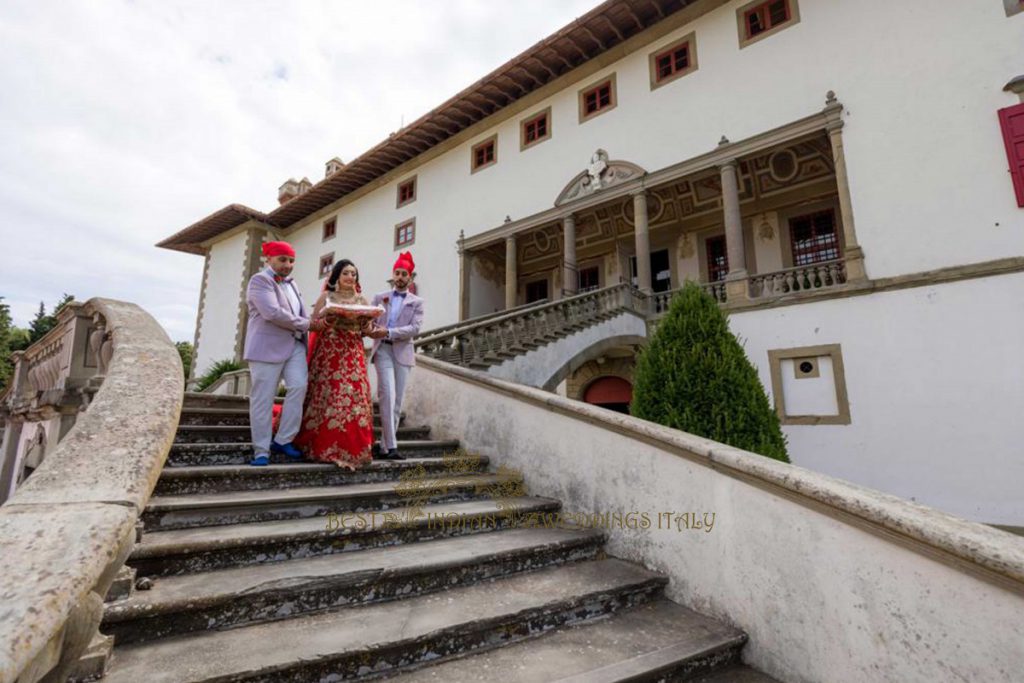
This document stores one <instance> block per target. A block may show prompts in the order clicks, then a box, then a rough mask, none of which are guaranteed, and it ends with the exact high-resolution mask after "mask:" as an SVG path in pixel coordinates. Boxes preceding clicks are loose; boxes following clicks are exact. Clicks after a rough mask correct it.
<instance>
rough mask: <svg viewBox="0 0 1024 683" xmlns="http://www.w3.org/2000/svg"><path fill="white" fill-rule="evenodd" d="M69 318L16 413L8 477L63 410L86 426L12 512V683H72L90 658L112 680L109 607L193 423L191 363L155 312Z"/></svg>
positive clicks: (23, 491) (25, 487) (129, 308)
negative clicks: (183, 426) (187, 393)
mask: <svg viewBox="0 0 1024 683" xmlns="http://www.w3.org/2000/svg"><path fill="white" fill-rule="evenodd" d="M59 320H60V323H59V325H58V327H57V328H56V329H55V330H53V331H52V332H51V333H50V334H48V335H47V336H46V337H44V338H43V339H41V340H40V341H39V342H37V343H36V344H35V345H33V346H32V347H30V348H29V349H27V350H26V351H25V352H24V353H23V354H20V356H19V357H18V358H17V370H16V375H15V378H14V384H13V386H12V389H11V391H10V392H9V394H8V398H7V402H6V404H5V406H4V410H5V412H6V414H7V416H8V427H7V430H6V431H5V436H4V444H5V450H4V453H3V455H4V456H5V457H4V465H5V467H4V471H8V472H13V470H14V467H13V465H12V466H11V467H7V466H6V465H7V461H8V458H9V457H11V455H12V453H17V448H16V447H15V446H12V444H14V445H17V444H18V443H19V442H20V441H21V439H20V438H19V434H20V430H21V428H22V427H23V426H24V425H25V424H26V423H27V422H31V421H32V420H37V421H38V420H39V419H42V418H43V417H44V416H46V415H47V414H50V413H51V412H53V413H55V414H57V415H60V416H61V417H67V418H72V419H70V420H67V421H65V424H66V423H67V422H73V426H71V427H69V429H68V430H67V432H66V433H64V434H61V435H59V440H56V441H57V443H56V445H55V446H53V447H52V448H50V449H48V450H47V452H46V456H45V458H43V459H42V461H41V462H40V463H39V466H38V467H37V468H36V469H35V470H34V472H32V474H31V476H29V477H28V478H27V479H26V480H25V481H24V482H23V483H22V484H21V485H20V486H19V487H18V488H17V490H16V491H15V492H14V495H13V496H12V497H11V498H10V499H9V500H8V501H7V502H6V503H4V504H3V505H2V506H0V542H2V544H3V552H2V553H0V576H2V577H3V582H4V583H3V589H2V591H0V593H2V608H0V683H14V682H15V681H16V682H17V683H35V682H36V681H46V683H60V682H62V681H65V680H67V678H68V677H69V676H70V675H72V674H73V673H75V672H76V667H79V666H80V665H81V663H82V661H83V660H82V659H81V657H82V655H83V653H85V652H86V651H87V649H88V650H89V653H90V661H91V662H92V663H93V664H95V665H97V666H98V667H99V671H101V670H102V663H103V661H104V660H105V653H107V652H109V648H110V646H111V642H110V639H109V638H105V637H103V636H101V635H100V634H99V631H98V626H99V622H100V618H101V616H102V610H103V600H104V597H105V596H106V595H107V593H108V591H109V590H110V587H111V585H113V583H114V580H115V578H116V577H117V575H118V573H119V572H122V568H123V565H124V561H125V558H127V556H128V554H129V552H130V551H131V549H132V546H133V545H134V543H135V541H136V535H137V531H136V527H137V524H138V522H139V518H140V515H141V513H142V510H143V508H144V507H145V505H146V502H147V501H148V500H149V496H150V494H151V493H152V490H153V487H154V486H155V484H156V480H157V478H158V477H159V475H160V471H161V469H162V468H163V463H164V460H165V459H166V457H167V453H168V452H169V450H170V447H171V443H172V442H173V440H174V432H175V429H176V428H177V424H178V417H179V415H180V413H181V404H182V397H183V393H182V390H183V384H184V381H183V374H182V368H181V360H180V358H179V356H178V352H177V350H176V349H175V348H174V345H173V344H172V343H171V341H170V339H168V337H167V334H166V333H165V332H164V330H163V329H162V328H161V327H160V325H159V324H157V322H156V321H155V320H153V318H152V317H151V316H150V315H149V314H147V313H146V312H145V311H143V310H142V309H140V308H139V307H138V306H135V305H134V304H129V303H124V302H119V301H111V300H107V299H91V300H90V301H88V302H86V303H85V304H74V305H72V306H70V307H69V308H68V309H65V311H62V312H61V315H60V318H59ZM100 377H102V381H100ZM71 407H74V408H75V410H74V412H73V413H72V412H71ZM85 407H87V409H85V410H84V411H82V410H81V409H83V408H85ZM61 411H65V412H61ZM61 431H63V430H61ZM122 573H123V572H122ZM129 580H130V579H129ZM119 583H120V582H119ZM99 671H97V670H95V669H94V670H93V671H92V672H91V673H93V674H95V673H99ZM79 673H81V671H79Z"/></svg>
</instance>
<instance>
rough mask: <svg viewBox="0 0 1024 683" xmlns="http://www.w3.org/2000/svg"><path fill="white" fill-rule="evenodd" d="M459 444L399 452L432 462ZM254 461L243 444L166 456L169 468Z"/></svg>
mask: <svg viewBox="0 0 1024 683" xmlns="http://www.w3.org/2000/svg"><path fill="white" fill-rule="evenodd" d="M458 448H459V442H458V441H454V440H440V441H437V440H429V439H421V440H417V441H401V440H400V441H399V442H398V450H399V451H400V452H402V453H403V454H405V455H407V456H408V457H412V458H429V457H440V456H442V455H445V454H450V453H454V452H455V451H457V450H458ZM250 460H252V447H251V446H249V444H244V443H176V444H174V445H172V446H171V452H170V453H169V454H168V455H167V463H166V466H167V467H195V466H204V465H246V464H248V463H249V461H250ZM270 462H272V463H287V462H288V458H286V457H285V456H283V455H280V454H274V455H271V456H270Z"/></svg>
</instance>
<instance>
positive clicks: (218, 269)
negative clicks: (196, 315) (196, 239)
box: [193, 232, 246, 377]
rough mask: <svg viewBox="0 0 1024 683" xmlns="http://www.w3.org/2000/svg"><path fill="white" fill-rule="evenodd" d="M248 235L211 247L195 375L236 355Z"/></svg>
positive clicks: (237, 236)
mask: <svg viewBox="0 0 1024 683" xmlns="http://www.w3.org/2000/svg"><path fill="white" fill-rule="evenodd" d="M245 238H246V234H245V233H244V232H240V233H237V234H235V235H232V236H230V237H228V238H226V239H223V240H221V241H219V242H216V243H215V244H213V245H212V246H211V247H210V268H209V273H208V275H207V281H206V293H205V300H204V303H203V317H202V319H201V320H200V321H199V346H198V348H197V349H196V361H195V362H196V370H195V372H194V373H193V374H194V376H195V377H201V376H202V375H203V373H205V372H206V371H207V370H208V369H209V368H210V366H211V365H213V364H214V363H216V362H217V361H219V360H224V359H225V358H227V359H232V360H233V359H234V357H235V335H236V334H237V327H238V305H239V303H240V301H241V299H242V298H244V296H245V293H244V290H242V273H243V272H244V270H245Z"/></svg>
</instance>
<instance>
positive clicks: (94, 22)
mask: <svg viewBox="0 0 1024 683" xmlns="http://www.w3.org/2000/svg"><path fill="white" fill-rule="evenodd" d="M595 4H596V0H520V1H519V2H516V3H493V2H486V1H484V0H446V1H445V2H437V1H434V2H423V1H422V0H420V1H419V2H416V1H413V0H391V1H390V2H376V3H367V2H355V1H354V0H335V1H333V2H328V1H326V0H323V1H320V2H313V1H310V0H304V1H303V2H295V3H280V2H274V3H271V2H253V1H248V0H247V1H246V2H242V1H236V2H234V3H226V2H218V3H210V2H156V1H140V2H85V1H84V0H78V1H75V2H56V1H51V2H33V3H4V5H3V6H0V44H2V45H4V46H5V50H4V52H5V58H4V60H3V61H2V62H0V93H2V94H0V120H2V121H3V122H4V123H3V125H2V126H0V216H2V217H0V238H2V240H3V245H4V248H5V251H6V252H7V255H8V258H9V259H10V263H9V264H8V265H11V264H13V268H9V269H8V271H7V273H6V274H5V276H4V277H3V279H2V280H0V296H3V297H5V300H6V301H7V302H8V303H10V304H11V308H12V312H13V315H14V318H15V322H16V323H17V324H20V325H25V324H27V323H28V321H29V319H31V317H32V316H33V315H34V314H35V311H36V309H37V308H38V305H39V301H40V300H43V301H45V302H46V304H47V306H48V307H49V306H50V305H52V303H53V302H55V301H56V300H58V299H59V298H60V296H61V294H62V293H63V292H70V293H73V294H75V295H76V296H77V297H78V298H79V299H86V298H89V297H92V296H108V297H113V298H119V299H125V300H128V301H134V302H136V303H139V304H140V305H142V306H143V307H144V308H146V310H148V311H150V312H151V313H152V314H153V315H154V316H155V317H156V318H157V319H158V320H159V321H160V322H161V323H162V324H163V325H164V327H165V328H166V329H167V331H168V333H169V334H170V336H171V337H172V338H173V339H175V340H178V339H188V340H191V338H192V333H193V326H194V324H195V308H196V304H197V299H198V295H199V278H200V276H201V272H202V259H201V258H200V257H198V256H191V255H187V254H179V253H176V252H170V251H166V250H163V249H157V248H155V247H154V246H153V244H154V243H156V242H157V241H159V240H160V239H162V238H164V237H167V236H168V235H170V234H172V233H174V232H176V231H177V230H179V229H181V228H183V227H185V226H186V225H189V224H190V223H193V222H194V221H196V220H198V219H199V218H201V217H203V216H205V215H207V214H208V213H210V212H212V211H214V210H216V209H219V208H220V207H222V206H224V205H226V204H229V203H232V202H239V203H243V204H247V205H249V206H252V207H254V208H257V209H261V210H270V209H272V208H273V207H274V206H275V205H276V191H277V187H278V186H279V185H280V184H281V182H283V181H284V180H285V179H286V178H288V177H290V176H295V177H302V176H309V177H310V179H312V180H314V181H316V180H318V179H319V178H320V177H322V174H323V163H324V162H325V161H326V160H327V159H330V158H331V157H334V156H340V157H341V158H342V159H344V160H346V161H348V160H351V159H353V158H355V157H356V156H358V155H359V154H361V153H362V152H364V151H365V150H367V149H369V148H370V147H372V146H373V145H375V144H377V143H378V142H380V141H381V140H382V139H384V138H385V137H387V135H388V133H390V132H392V131H394V130H395V129H397V128H398V127H399V126H400V124H401V122H402V121H403V120H404V122H405V123H409V122H411V121H413V120H414V119H416V118H418V117H419V116H421V115H422V114H424V113H425V112H427V111H429V110H430V109H432V108H433V107H435V106H437V105H438V104H440V103H441V102H442V101H443V100H445V99H447V98H448V97H449V96H451V95H453V94H455V93H456V92H458V91H459V90H461V89H462V88H464V87H466V86H467V85H469V84H470V83H473V82H474V81H476V80H477V79H479V78H480V77H481V76H483V75H484V74H485V73H487V72H488V71H490V70H492V69H494V68H495V67H497V66H500V65H501V64H502V63H504V62H505V61H506V60H508V59H509V58H511V57H512V56H514V55H515V54H517V53H519V52H521V51H522V50H523V49H525V48H527V47H529V46H530V45H532V44H533V43H535V42H536V41H538V40H540V39H542V38H543V37H545V36H547V35H548V34H550V33H552V32H553V31H555V30H557V29H558V28H559V27H561V26H563V25H564V24H566V23H568V22H569V21H571V20H572V19H573V18H574V17H577V16H579V15H581V14H583V13H584V12H586V11H587V10H589V9H590V8H591V7H593V6H594V5H595Z"/></svg>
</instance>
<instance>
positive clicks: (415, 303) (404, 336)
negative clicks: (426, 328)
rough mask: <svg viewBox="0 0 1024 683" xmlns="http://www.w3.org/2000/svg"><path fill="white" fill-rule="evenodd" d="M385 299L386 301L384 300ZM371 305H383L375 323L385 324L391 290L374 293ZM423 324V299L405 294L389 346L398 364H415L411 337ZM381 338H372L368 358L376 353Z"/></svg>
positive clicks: (389, 306) (389, 308)
mask: <svg viewBox="0 0 1024 683" xmlns="http://www.w3.org/2000/svg"><path fill="white" fill-rule="evenodd" d="M385 299H387V301H386V302H385ZM370 305H371V306H383V307H384V315H382V316H381V317H379V318H377V324H378V325H380V326H382V327H383V326H384V325H387V323H388V316H390V315H391V290H388V291H386V292H381V293H380V294H374V296H373V301H371V302H370ZM422 325H423V299H421V298H419V297H418V296H416V295H415V294H413V293H412V292H407V293H406V295H405V303H404V304H402V310H400V311H399V312H398V318H397V319H396V320H395V326H394V327H392V328H391V341H392V344H391V348H392V350H393V351H394V354H395V361H397V362H398V364H399V365H416V351H415V349H413V345H412V338H413V337H415V336H416V335H417V334H419V333H420V326H422ZM381 342H382V340H381V339H374V340H373V348H372V349H371V350H370V358H371V359H372V358H373V357H374V356H375V355H376V354H377V349H378V348H380V345H381Z"/></svg>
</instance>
